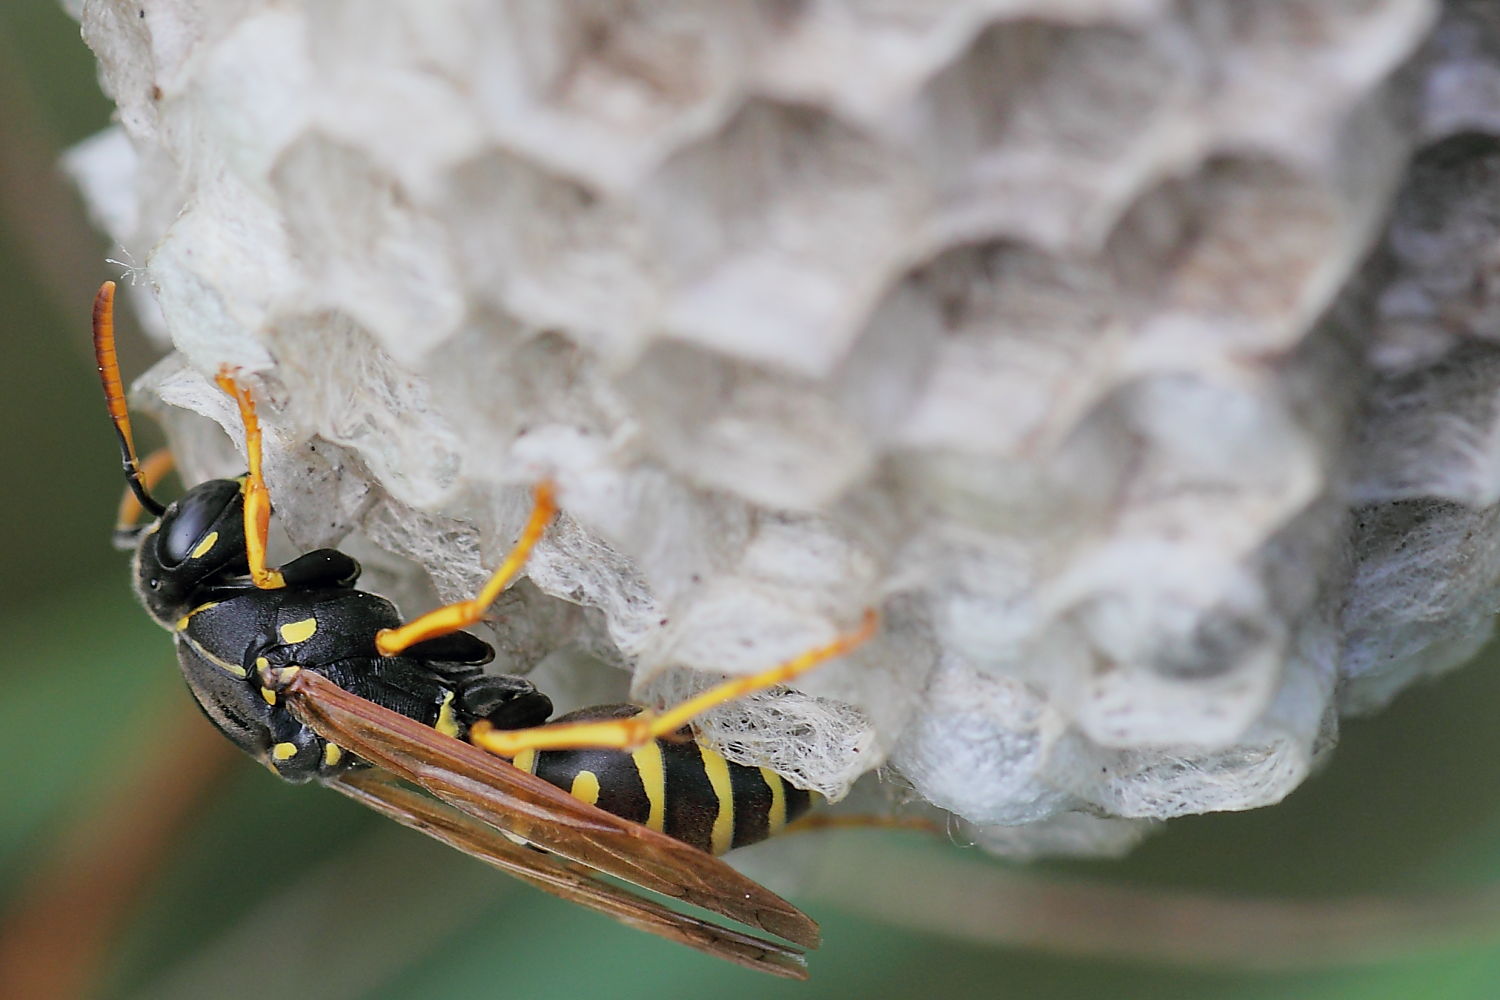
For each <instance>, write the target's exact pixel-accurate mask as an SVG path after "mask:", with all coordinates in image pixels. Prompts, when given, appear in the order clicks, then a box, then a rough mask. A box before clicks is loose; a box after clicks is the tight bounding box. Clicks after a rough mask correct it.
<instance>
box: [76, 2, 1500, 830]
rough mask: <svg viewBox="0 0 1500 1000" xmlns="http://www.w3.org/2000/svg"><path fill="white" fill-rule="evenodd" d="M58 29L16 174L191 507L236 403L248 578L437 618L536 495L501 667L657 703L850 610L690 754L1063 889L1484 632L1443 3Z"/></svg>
mask: <svg viewBox="0 0 1500 1000" xmlns="http://www.w3.org/2000/svg"><path fill="white" fill-rule="evenodd" d="M1439 15H1441V17H1440V16H1439ZM82 21H83V30H84V35H85V37H86V39H87V40H88V42H89V44H90V45H91V46H92V47H93V48H94V50H95V51H96V52H97V53H98V56H99V59H100V63H101V67H102V76H103V81H104V86H105V88H106V90H107V91H108V92H109V93H110V94H112V95H113V96H114V98H115V99H116V101H117V102H118V104H119V109H120V110H119V124H118V125H117V126H116V127H115V128H113V129H111V130H110V131H108V132H107V133H105V134H104V135H102V136H101V137H99V138H97V139H95V140H93V141H91V142H90V143H88V144H86V145H85V146H83V147H81V148H80V149H79V150H78V151H77V152H76V153H75V154H74V155H73V156H72V157H71V159H70V164H71V167H72V169H73V171H74V172H75V174H76V175H77V176H78V177H79V178H80V181H81V183H82V184H83V186H84V188H85V189H86V190H87V192H88V194H89V196H90V199H91V201H92V203H93V204H94V205H95V207H96V209H97V212H98V216H99V218H100V220H101V221H102V223H103V224H104V225H105V226H106V228H107V229H108V230H109V231H110V233H111V234H112V236H113V237H114V238H115V239H116V240H118V241H119V242H120V243H121V244H123V245H124V246H125V247H126V248H127V249H129V250H131V251H132V252H133V253H134V254H135V256H136V258H137V259H140V260H144V261H145V262H146V264H145V273H146V276H147V277H148V279H149V285H150V290H151V291H152V292H154V297H153V298H154V301H151V300H150V299H149V298H148V297H146V296H144V295H140V296H137V302H138V304H140V305H141V306H142V308H143V309H146V310H147V311H148V312H150V313H151V314H152V318H153V322H155V323H156V324H157V326H158V328H159V329H160V330H161V331H162V332H163V333H164V334H165V335H166V336H168V337H169V338H170V339H171V342H172V344H173V345H174V346H175V348H176V353H175V354H174V355H173V356H172V357H171V358H169V359H168V361H167V362H165V363H164V364H163V365H162V366H159V367H158V368H157V369H156V370H155V371H154V373H153V374H152V375H151V376H150V377H149V378H148V379H147V382H146V384H145V385H144V386H143V387H142V392H143V393H144V395H146V396H148V397H154V398H155V399H156V400H157V401H158V409H159V412H160V413H161V414H162V415H163V417H164V418H165V420H166V422H167V423H168V425H169V427H170V429H171V431H172V434H173V439H174V444H175V445H176V447H177V449H178V452H179V455H180V458H181V461H182V464H183V465H184V466H185V467H186V469H187V471H188V473H189V475H190V476H198V475H207V474H210V473H220V474H222V473H226V472H231V471H234V469H235V467H236V466H237V465H238V464H239V463H240V461H241V459H239V458H237V457H235V456H234V455H233V454H232V453H231V452H230V451H229V449H228V445H227V439H225V438H224V437H223V435H221V434H219V433H218V432H217V431H216V430H215V431H213V432H212V434H207V433H204V426H206V425H205V424H204V423H203V422H202V421H198V422H197V423H194V421H195V420H197V418H196V417H189V416H188V413H189V411H191V412H192V413H196V414H203V415H206V416H208V417H211V418H213V419H214V420H216V421H218V422H219V423H220V424H223V425H224V426H225V427H227V428H228V429H229V430H230V431H231V434H232V436H233V437H234V438H235V439H236V440H238V436H239V430H238V426H237V420H236V418H235V416H234V414H233V412H232V410H231V408H230V406H229V404H228V400H227V399H225V398H224V397H223V396H222V395H220V394H219V393H218V392H216V391H215V390H214V389H213V388H212V387H211V386H210V385H209V384H208V382H206V381H205V377H206V376H207V375H211V374H212V373H213V372H214V371H215V370H216V369H218V368H219V366H221V365H224V364H231V365H236V366H238V367H239V368H240V369H242V371H243V372H244V373H245V378H246V379H247V380H248V381H249V382H250V383H251V385H252V387H253V389H254V391H255V392H256V393H257V394H258V396H259V398H260V399H261V400H262V401H263V403H262V407H263V418H264V420H265V422H266V424H267V425H268V441H267V446H268V448H269V453H268V456H267V467H268V476H269V479H270V485H271V489H272V494H273V497H274V498H275V501H276V505H277V514H278V518H279V521H280V523H281V524H282V525H284V527H285V529H286V532H287V534H288V535H289V536H290V539H291V541H292V542H293V543H294V544H295V545H296V546H298V547H307V546H313V545H324V544H341V545H344V546H346V547H348V548H350V549H351V551H354V552H356V554H358V555H359V556H361V558H363V559H364V560H365V561H366V563H367V565H368V566H369V567H370V573H369V574H368V575H367V581H366V582H367V584H369V585H370V586H372V588H373V589H380V590H383V591H385V592H387V593H390V594H391V595H392V596H394V597H397V598H398V599H401V600H403V601H404V602H405V604H406V607H407V608H408V610H409V611H415V610H420V609H421V608H422V607H424V606H427V605H430V603H431V602H432V601H433V600H435V599H436V598H437V597H439V596H440V597H442V598H444V599H452V598H456V597H460V596H467V595H469V594H471V593H472V592H473V591H474V590H475V588H476V587H477V585H478V584H479V583H480V582H481V581H482V580H483V578H484V576H485V574H486V572H487V571H488V569H489V568H490V567H491V566H492V565H494V563H495V562H496V560H497V559H498V558H499V557H500V555H501V554H502V553H503V551H504V550H505V549H506V548H507V547H508V545H509V544H510V542H511V540H512V539H513V537H514V535H515V533H516V532H517V530H518V528H519V525H520V524H521V522H522V519H523V518H524V516H525V514H526V509H527V495H528V494H527V487H528V484H530V483H532V482H534V481H535V480H536V479H538V478H539V477H542V476H553V477H555V478H556V479H557V481H558V483H559V485H560V491H561V497H562V501H563V504H564V508H565V512H566V513H565V516H564V517H563V518H562V520H561V521H560V522H559V523H558V525H557V526H556V527H555V529H554V530H553V531H551V532H550V534H549V535H548V537H547V539H546V540H545V541H544V542H543V543H542V545H541V546H540V547H539V549H538V551H537V553H536V556H535V558H534V559H533V560H532V562H531V565H530V567H529V570H528V573H529V582H523V583H522V584H521V585H520V586H518V587H516V588H514V590H513V591H512V592H511V593H510V594H509V595H507V597H506V598H505V599H504V600H503V601H502V602H501V604H500V605H499V606H498V607H497V609H496V611H495V613H494V615H493V616H492V618H493V623H494V625H495V629H494V638H495V641H496V642H497V644H498V645H499V646H500V648H501V651H502V658H501V664H500V665H501V667H502V668H503V669H507V670H516V671H526V670H529V669H531V668H532V667H534V666H535V665H536V664H537V663H538V662H539V661H541V660H542V659H543V657H544V656H546V655H547V654H548V653H549V652H551V651H554V650H567V649H582V650H585V651H587V652H590V653H593V654H594V655H595V656H602V657H603V658H605V659H606V660H609V661H612V662H614V663H616V664H618V665H621V666H626V667H629V668H632V669H634V671H635V693H636V695H637V696H638V697H641V698H645V699H648V700H657V701H663V700H668V699H672V698H676V697H678V696H680V695H681V694H682V693H683V692H684V691H686V690H688V689H697V688H700V687H702V686H704V685H706V684H707V683H709V682H710V681H711V680H712V679H714V678H716V677H718V676H721V675H722V674H725V673H735V674H738V673H746V672H751V671H755V670H758V669H761V668H763V667H766V666H768V665H770V664H772V663H774V662H776V661H778V660H780V659H782V658H784V657H786V656H789V655H791V654H793V653H795V652H797V651H799V650H802V649H804V648H806V647H808V646H811V645H814V644H817V643H819V642H822V641H826V640H827V639H828V638H829V637H830V636H831V635H832V634H833V633H834V632H835V631H836V630H837V629H840V628H847V627H849V626H851V625H852V624H853V623H855V622H856V621H857V620H858V617H859V615H860V612H861V610H862V609H863V608H865V607H866V606H869V605H880V606H882V607H883V608H884V610H885V612H886V623H885V626H884V629H883V631H882V634H881V635H880V636H879V637H878V638H877V639H876V640H875V641H872V642H870V643H869V644H868V645H867V646H865V647H864V648H863V649H861V650H860V651H859V652H858V653H857V654H856V655H853V656H850V657H849V658H848V659H847V660H846V661H844V662H842V663H841V664H838V665H834V666H830V667H828V668H826V669H824V670H822V671H819V672H817V673H815V674H813V675H811V676H809V677H808V678H807V679H806V680H805V682H799V683H798V684H797V685H796V691H795V692H793V693H791V694H789V695H766V696H761V697H756V698H752V699H749V700H748V701H746V702H744V703H741V704H736V705H734V706H731V707H728V708H726V709H725V710H723V711H720V712H716V713H714V714H713V715H712V716H711V717H710V718H708V719H706V720H705V722H704V727H703V728H704V731H705V732H706V733H707V734H708V736H709V737H710V738H711V739H714V740H717V741H719V742H720V743H721V744H723V745H724V746H725V747H726V748H727V749H728V750H729V752H730V753H731V754H732V755H733V756H736V757H738V758H740V759H743V760H748V761H756V762H762V763H766V762H768V763H770V764H771V765H772V766H774V767H776V768H777V769H778V770H780V771H782V772H784V773H786V774H788V775H790V776H791V777H792V778H793V779H794V780H795V781H797V782H798V783H799V784H803V785H806V786H809V787H812V788H816V789H818V790H820V791H822V792H825V793H827V794H829V795H831V796H834V797H837V796H839V795H841V794H842V793H843V792H844V791H845V790H846V789H847V787H848V785H849V784H850V782H852V781H853V780H854V779H855V778H857V777H858V776H859V775H860V774H862V773H864V772H867V771H869V770H871V769H872V768H875V767H877V766H879V765H882V764H887V765H889V766H890V767H892V768H894V769H896V770H897V771H899V772H900V774H901V775H903V776H904V777H905V779H906V780H907V781H908V782H910V784H911V785H912V786H913V787H914V788H915V791H916V793H917V794H918V795H919V796H921V797H922V798H924V799H926V800H927V801H929V802H931V803H934V804H936V805H938V806H941V807H943V808H945V809H948V810H951V811H953V812H954V813H956V814H958V815H960V816H962V817H964V818H965V819H967V820H969V821H970V822H972V823H973V824H975V825H976V826H977V828H978V833H977V834H976V837H977V839H979V840H981V841H982V842H984V843H987V844H989V845H991V846H993V847H995V848H996V849H999V850H1005V851H1010V852H1014V853H1034V852H1037V851H1044V850H1067V851H1074V852H1085V853H1086V852H1101V851H1109V850H1116V849H1119V848H1120V847H1122V846H1124V845H1126V844H1128V843H1129V842H1130V841H1131V840H1132V839H1133V838H1134V837H1136V836H1138V835H1139V833H1140V831H1141V830H1142V829H1143V828H1144V826H1145V825H1146V824H1147V822H1148V821H1150V820H1153V819H1159V818H1164V817H1170V816H1176V815H1180V814H1184V813H1192V812H1202V811H1205V810H1218V809H1244V808H1249V807H1252V806H1258V805H1264V804H1267V803H1271V802H1275V801H1277V800H1278V799H1280V798H1281V797H1282V796H1284V795H1286V794H1287V792H1289V791H1290V790H1291V789H1292V788H1294V787H1295V786H1296V785H1297V784H1298V782H1300V781H1301V780H1302V779H1303V778H1304V777H1305V776H1306V775H1307V773H1308V770H1309V768H1310V767H1311V766H1312V764H1313V762H1314V760H1315V758H1316V757H1317V755H1318V754H1319V753H1320V752H1321V751H1323V750H1324V749H1325V748H1327V747H1328V746H1330V745H1331V743H1332V738H1333V736H1334V734H1335V731H1336V725H1337V713H1338V710H1339V709H1341V708H1360V707H1367V706H1372V705H1378V704H1380V703H1382V702H1384V701H1385V700H1386V699H1388V698H1389V697H1391V696H1392V694H1393V693H1394V692H1395V691H1397V690H1398V689H1399V688H1400V687H1402V686H1404V685H1406V684H1408V683H1410V682H1411V681H1412V680H1414V679H1415V678H1417V677H1419V676H1421V675H1423V674H1426V673H1430V672H1432V671H1435V670H1438V669H1442V668H1446V667H1448V666H1451V665H1453V664H1455V663H1457V662H1459V661H1461V660H1462V659H1463V658H1464V657H1466V656H1468V655H1469V654H1470V653H1471V652H1472V651H1473V650H1474V649H1475V648H1477V646H1478V645H1479V643H1481V642H1482V641H1483V640H1484V638H1485V636H1486V635H1487V634H1488V630H1489V628H1490V614H1491V611H1492V610H1493V609H1494V606H1495V603H1496V599H1497V596H1500V589H1497V587H1496V580H1497V577H1500V514H1497V509H1500V508H1497V506H1496V505H1497V501H1500V342H1497V341H1500V208H1497V206H1500V110H1497V109H1500V21H1497V17H1496V15H1495V14H1494V13H1493V6H1492V5H1487V4H1481V3H1468V4H1466V3H1461V2H1452V3H1449V4H1447V5H1446V7H1443V8H1441V9H1440V5H1439V4H1437V3H1435V2H1432V0H1277V2H1270V0H1264V2H1261V0H1257V2H1247V0H1187V2H1173V3H1169V2H1166V0H1067V2H1045V3H1044V2H1026V0H988V2H981V0H971V2H960V0H954V2H951V3H944V4H932V3H929V2H921V0H909V2H901V0H890V2H882V3H867V2H855V0H798V2H790V3H787V2H770V0H765V2H758V3H752V2H730V3H708V2H672V3H655V4H632V3H624V2H619V3H615V2H587V3H585V2H568V3H521V2H516V3H495V2H493V0H440V2H433V0H420V2H419V0H410V2H394V0H393V2H390V3H385V4H381V5H378V6H374V7H372V6H371V5H370V4H368V3H362V2H359V0H327V2H313V0H305V2H302V0H278V2H271V0H238V2H235V3H222V2H210V0H197V2H194V0H133V2H123V0H87V2H85V3H84V4H83V5H82ZM1393 206H1394V213H1393V210H1392V207H1393ZM1387 226H1388V228H1386V227H1387ZM158 306H159V312H158V311H157V307H158ZM273 554H274V553H273ZM393 556H400V557H404V561H403V560H402V559H396V558H393ZM415 567H420V572H419V571H417V570H416V569H415ZM427 579H430V581H431V583H432V585H433V589H432V590H426V591H424V590H423V588H422V586H421V585H420V582H419V581H425V580H427ZM548 662H549V665H554V664H557V663H558V660H557V658H553V659H552V660H549V661H548ZM546 669H549V670H551V671H552V674H553V675H554V676H549V677H548V678H547V679H546V680H544V681H543V686H544V687H545V688H547V689H548V690H549V691H556V692H566V690H567V689H568V685H569V683H570V682H571V683H572V684H573V685H574V686H575V689H576V694H575V697H578V698H583V697H591V696H593V692H592V691H590V692H584V691H582V690H581V689H577V686H578V685H580V684H582V685H589V684H593V685H594V686H595V687H597V686H598V678H597V675H598V674H599V673H601V672H602V673H604V674H605V675H607V674H608V673H609V672H608V671H600V670H599V669H598V668H597V667H596V668H595V669H594V670H592V671H590V670H589V669H588V668H587V667H583V668H580V667H579V666H578V662H577V660H576V658H574V659H571V660H568V661H567V662H565V663H562V664H561V665H560V666H555V667H554V666H549V667H548V668H546ZM565 675H566V676H565ZM562 700H564V701H567V700H568V699H567V697H566V696H564V698H563V699H562Z"/></svg>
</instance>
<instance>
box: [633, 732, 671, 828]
mask: <svg viewBox="0 0 1500 1000" xmlns="http://www.w3.org/2000/svg"><path fill="white" fill-rule="evenodd" d="M630 759H631V760H633V761H635V769H636V772H637V773H639V774H640V776H641V786H642V787H643V788H645V789H646V801H647V802H649V803H650V804H651V809H650V811H649V812H648V813H647V815H646V825H647V826H649V827H650V828H651V829H653V830H655V831H656V832H657V833H661V832H662V827H663V826H664V825H665V821H666V815H667V769H666V767H665V765H663V763H662V759H661V744H660V743H658V742H656V741H655V740H652V741H651V742H650V743H647V744H646V745H645V746H643V747H641V748H640V749H639V750H637V751H635V752H634V753H632V754H631V755H630Z"/></svg>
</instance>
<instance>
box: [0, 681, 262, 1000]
mask: <svg viewBox="0 0 1500 1000" xmlns="http://www.w3.org/2000/svg"><path fill="white" fill-rule="evenodd" d="M173 694H174V695H175V694H176V691H175V690H174V691H173ZM128 736H129V737H130V738H128V739H123V740H122V741H121V742H120V744H119V745H118V746H117V747H115V748H114V750H113V751H111V752H110V753H109V754H108V755H105V756H102V757H101V760H100V767H101V771H100V773H99V775H98V779H99V780H97V781H96V782H95V783H94V784H93V787H92V789H89V790H86V791H85V792H84V793H83V794H82V795H81V796H80V797H79V799H78V800H77V804H76V806H75V808H74V810H73V811H72V815H71V816H69V817H67V818H66V819H65V820H64V821H63V822H62V824H61V830H60V832H59V834H58V836H57V839H56V840H55V841H54V842H53V843H52V844H50V845H48V847H47V848H46V850H45V854H44V856H43V857H41V858H39V859H37V861H36V863H35V865H34V866H33V867H32V869H31V872H30V876H29V878H28V879H27V880H26V882H25V883H24V884H23V885H22V886H21V887H20V889H19V891H18V893H17V895H16V899H15V901H14V903H13V905H12V906H11V907H10V909H9V911H8V912H7V913H5V914H4V916H3V918H0V989H3V992H4V995H5V997H6V998H7V1000H71V998H75V997H85V996H88V995H90V994H91V992H92V991H93V990H94V989H95V988H96V987H97V985H98V980H99V976H100V973H101V972H102V970H103V966H104V962H105V959H106V958H107V956H108V954H109V949H110V946H111V944H112V943H113V942H114V940H115V938H116V936H117V935H118V932H119V929H120V927H121V926H122V924H123V922H124V920H125V918H126V917H128V916H129V915H130V913H131V911H132V910H133V909H134V907H135V905H136V904H137V902H138V901H139V900H140V899H141V897H142V896H143V894H144V892H143V890H144V889H145V887H146V886H148V885H150V884H151V882H152V879H153V877H154V875H155V873H156V872H157V870H158V869H159V868H160V867H161V866H162V865H163V863H164V862H165V861H166V859H167V856H168V854H169V853H170V851H171V848H172V845H173V844H174V843H175V842H176V841H177V836H178V833H179V831H181V830H182V829H183V828H185V827H186V826H187V825H188V823H189V822H190V821H191V819H192V818H193V816H194V815H195V813H196V812H197V810H198V807H199V805H200V803H202V802H203V801H204V799H205V797H206V795H207V793H208V791H209V789H210V788H211V787H212V786H213V784H214V783H215V781H216V779H217V778H218V776H219V775H220V774H221V773H222V771H223V770H224V766H225V765H226V764H227V763H228V762H229V761H231V760H233V759H235V751H234V749H233V748H232V747H231V745H230V744H229V742H228V741H227V740H225V739H224V738H223V737H222V736H220V735H219V734H218V733H217V732H215V731H214V729H213V727H212V726H210V725H208V724H207V723H206V722H205V720H203V719H202V718H200V717H199V716H198V715H197V714H196V713H189V712H187V711H185V710H184V708H183V705H182V699H181V698H180V697H173V698H171V699H160V700H158V701H157V702H156V703H153V704H151V705H149V706H148V709H147V711H146V712H145V713H144V714H143V716H142V718H141V719H140V720H139V722H138V723H137V724H136V725H135V726H133V727H131V731H130V733H129V734H128Z"/></svg>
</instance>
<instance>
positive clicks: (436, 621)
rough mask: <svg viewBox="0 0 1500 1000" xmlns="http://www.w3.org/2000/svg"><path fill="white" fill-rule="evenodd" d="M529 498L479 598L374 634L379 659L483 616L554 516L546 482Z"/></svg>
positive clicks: (553, 502)
mask: <svg viewBox="0 0 1500 1000" xmlns="http://www.w3.org/2000/svg"><path fill="white" fill-rule="evenodd" d="M532 497H533V500H532V508H531V517H530V519H528V520H527V522H526V527H525V528H523V529H522V530H521V537H520V538H519V539H517V540H516V544H515V547H514V548H513V549H511V550H510V555H508V556H506V557H505V561H504V562H503V563H501V564H500V568H499V569H497V570H495V574H494V575H493V576H491V577H490V579H489V582H488V583H486V584H485V585H484V587H483V589H481V590H480V591H479V596H477V597H475V598H473V599H472V600H468V601H459V602H458V603H456V604H448V605H444V606H443V607H441V608H437V609H436V610H434V611H429V612H427V613H426V614H425V615H422V616H421V617H420V618H417V619H415V620H413V621H409V622H407V623H406V624H405V625H402V626H401V627H400V628H385V629H381V630H380V631H379V632H377V633H375V648H376V649H377V650H379V651H380V655H382V656H395V655H396V654H397V653H399V652H401V651H402V650H403V649H406V648H407V647H408V646H412V645H415V644H416V643H419V642H422V641H423V640H425V639H434V638H436V637H438V636H442V635H447V634H448V633H450V632H457V631H458V630H459V629H461V628H467V627H468V626H470V625H473V624H474V623H475V622H477V621H479V619H480V618H481V617H483V616H484V612H485V610H486V609H488V608H489V606H490V605H491V604H493V603H495V598H497V597H499V596H500V592H501V591H503V590H504V589H505V587H506V585H507V584H509V583H510V582H511V580H513V579H515V577H516V574H517V573H519V572H521V567H522V566H524V565H526V559H527V557H528V556H530V555H531V550H532V549H533V548H535V547H536V543H537V541H538V539H540V538H541V537H542V532H544V531H546V530H547V525H548V524H550V523H551V521H552V518H553V516H554V515H556V513H557V498H556V496H555V490H554V488H553V485H552V483H551V482H550V481H548V480H543V481H542V482H540V483H537V484H536V487H535V489H534V490H533V492H532Z"/></svg>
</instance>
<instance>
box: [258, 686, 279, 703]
mask: <svg viewBox="0 0 1500 1000" xmlns="http://www.w3.org/2000/svg"><path fill="white" fill-rule="evenodd" d="M260 696H261V697H262V698H264V699H265V700H266V704H267V705H274V704H276V692H275V691H272V690H271V689H270V688H261V689H260Z"/></svg>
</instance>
